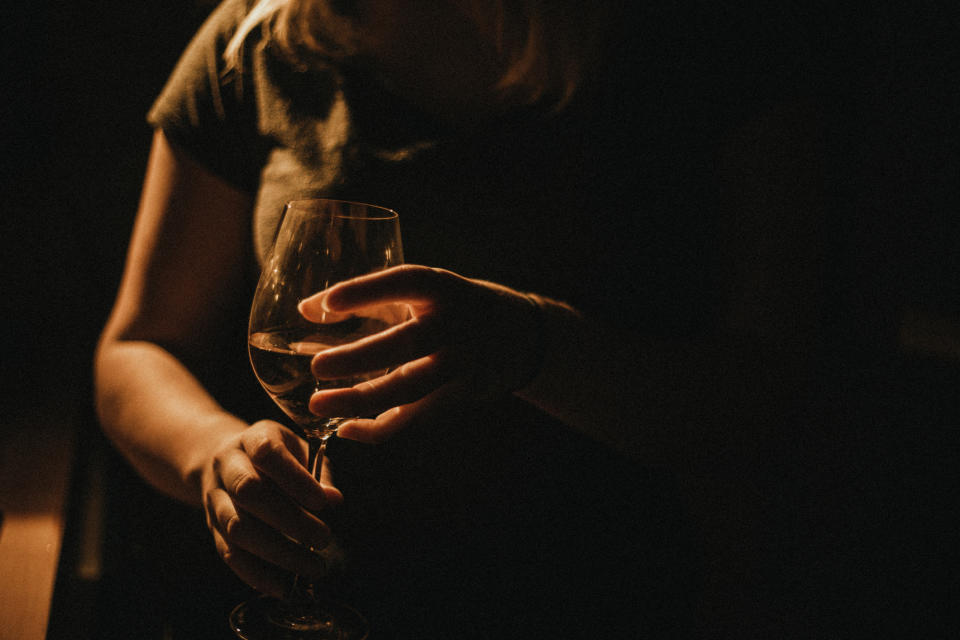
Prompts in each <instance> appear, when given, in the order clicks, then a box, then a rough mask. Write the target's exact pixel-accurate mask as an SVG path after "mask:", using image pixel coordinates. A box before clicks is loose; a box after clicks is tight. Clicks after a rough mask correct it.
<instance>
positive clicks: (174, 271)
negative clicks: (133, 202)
mask: <svg viewBox="0 0 960 640" xmlns="http://www.w3.org/2000/svg"><path fill="white" fill-rule="evenodd" d="M251 205H252V200H251V197H250V195H249V194H247V193H245V192H243V191H241V190H239V189H237V188H236V187H233V186H231V185H230V184H228V183H227V182H225V181H223V180H222V179H220V178H218V177H216V176H215V175H213V174H212V173H210V172H209V171H207V170H205V169H204V168H202V167H201V166H199V165H198V164H196V163H195V162H194V161H192V160H191V159H190V158H189V156H187V155H186V154H184V153H183V152H181V151H179V150H178V149H177V148H175V147H174V146H172V145H171V144H170V143H169V142H168V141H167V140H166V138H165V137H164V135H163V133H162V132H161V131H160V130H158V131H157V132H156V134H155V135H154V139H153V145H152V149H151V152H150V160H149V163H148V167H147V173H146V178H145V181H144V187H143V194H142V197H141V201H140V207H139V211H138V214H137V219H136V223H135V224H134V229H133V234H132V238H131V241H130V246H129V250H128V254H127V261H126V266H125V269H124V275H123V279H122V282H121V285H120V290H119V292H118V294H117V299H116V302H115V305H114V308H113V312H112V314H111V317H110V321H109V322H108V324H107V328H106V329H105V332H104V336H103V340H104V341H110V340H146V341H151V342H156V343H158V344H162V345H168V346H169V345H177V346H180V347H184V348H191V347H196V346H199V345H200V344H201V341H203V340H204V337H205V336H206V335H207V334H209V332H210V330H211V329H212V328H214V327H216V324H217V322H218V315H217V314H218V310H220V309H223V308H225V305H227V303H228V302H229V300H230V298H231V297H233V296H235V295H237V294H238V293H239V292H240V291H242V286H243V271H244V264H245V260H246V259H247V256H248V249H247V246H248V245H249V238H248V237H247V236H248V234H249V224H250V223H249V217H250V216H249V211H250V208H251Z"/></svg>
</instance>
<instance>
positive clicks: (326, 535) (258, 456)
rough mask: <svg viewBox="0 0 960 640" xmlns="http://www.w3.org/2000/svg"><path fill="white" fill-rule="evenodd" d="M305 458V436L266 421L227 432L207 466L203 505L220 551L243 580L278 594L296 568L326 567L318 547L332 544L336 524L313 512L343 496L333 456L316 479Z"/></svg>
mask: <svg viewBox="0 0 960 640" xmlns="http://www.w3.org/2000/svg"><path fill="white" fill-rule="evenodd" d="M306 460H307V445H306V443H305V442H304V441H303V440H301V439H300V438H299V437H297V436H296V434H294V433H293V432H292V431H290V430H289V429H287V428H286V427H284V426H283V425H281V424H279V423H276V422H272V421H270V420H263V421H260V422H257V423H255V424H253V425H252V426H250V427H249V428H247V429H245V430H244V431H243V432H241V433H240V434H238V435H235V436H232V437H230V438H227V439H226V440H225V441H224V442H223V444H222V446H221V447H220V448H219V449H218V450H217V451H216V452H215V453H214V455H213V456H212V457H211V459H210V460H209V461H208V462H207V464H206V465H205V468H204V470H203V475H202V480H201V488H202V492H203V496H202V497H203V507H204V511H205V513H206V519H207V527H209V529H210V531H211V533H212V534H213V539H214V543H215V544H216V547H217V551H218V552H219V553H220V556H221V557H222V558H223V560H224V562H226V563H227V565H228V566H229V567H230V568H231V569H232V570H233V571H234V573H236V574H237V575H238V576H239V577H240V578H241V579H242V580H243V581H244V582H246V583H247V584H249V585H250V586H252V587H254V588H255V589H257V590H259V591H261V592H263V593H266V594H269V595H272V596H275V597H281V596H283V594H284V593H285V592H286V591H287V590H289V588H290V585H291V580H292V577H291V575H290V574H291V573H297V574H303V575H317V574H320V573H322V572H323V571H324V568H325V567H324V562H323V560H322V559H321V558H319V557H318V556H317V554H316V553H315V551H313V550H319V549H323V548H324V547H326V546H327V545H328V544H329V543H330V540H331V536H330V530H329V529H328V528H327V526H326V525H325V524H324V523H323V522H322V521H321V520H320V519H318V518H317V517H316V516H315V515H313V513H312V512H318V511H320V510H322V509H324V508H326V507H328V506H330V505H334V504H338V503H339V502H340V501H342V499H343V497H342V495H341V494H340V492H339V490H337V489H336V488H335V487H334V486H333V485H332V483H331V478H330V473H329V465H328V464H327V461H326V460H324V464H323V470H322V479H321V482H317V481H316V480H315V479H314V478H313V476H312V475H311V474H310V472H309V471H308V470H307V468H306Z"/></svg>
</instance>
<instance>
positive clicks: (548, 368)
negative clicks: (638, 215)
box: [518, 296, 804, 467]
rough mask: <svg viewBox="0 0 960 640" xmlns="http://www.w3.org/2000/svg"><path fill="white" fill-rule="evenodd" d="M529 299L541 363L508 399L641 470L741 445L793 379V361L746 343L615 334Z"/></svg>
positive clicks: (556, 305)
mask: <svg viewBox="0 0 960 640" xmlns="http://www.w3.org/2000/svg"><path fill="white" fill-rule="evenodd" d="M536 298H537V299H538V300H539V301H540V303H541V309H542V310H543V314H544V315H543V325H542V330H543V332H544V336H545V340H544V358H543V362H542V366H541V369H540V372H539V374H538V375H537V376H536V377H535V378H534V379H533V381H532V382H531V383H530V384H529V385H528V386H527V387H526V388H524V389H523V390H521V391H519V392H518V395H519V396H520V397H521V398H523V399H524V400H526V401H528V402H530V403H531V404H534V405H536V406H538V407H539V408H541V409H542V410H544V411H546V412H547V413H549V414H551V415H553V416H554V417H556V418H558V419H559V420H561V421H562V422H564V423H566V424H568V425H569V426H571V427H573V428H575V429H577V430H579V431H581V432H583V433H585V434H587V435H589V436H591V437H593V438H595V439H598V440H600V441H602V442H605V443H607V444H609V445H611V446H613V447H614V448H616V449H618V450H620V451H622V452H624V453H626V454H628V455H630V456H632V457H635V458H638V459H641V460H643V461H645V462H649V463H651V464H656V465H682V466H684V467H686V466H688V465H689V464H690V463H691V462H693V458H700V459H701V460H702V458H703V457H709V456H710V455H711V454H710V453H709V451H711V450H712V451H714V452H715V451H716V450H717V448H727V447H730V446H731V445H732V444H733V440H734V439H739V438H743V437H749V436H748V432H749V425H751V424H754V425H756V424H763V423H765V422H768V421H769V420H770V419H771V416H772V415H773V412H775V411H778V410H780V409H781V408H782V406H783V401H784V394H787V393H789V389H791V388H792V386H793V385H794V384H797V383H799V382H800V380H799V378H800V377H801V376H802V375H803V370H804V367H803V365H802V363H800V361H799V360H798V359H797V356H789V355H787V354H785V353H773V352H772V349H766V350H765V349H764V348H763V347H762V346H760V345H759V344H758V343H757V342H755V341H749V340H742V341H737V340H735V339H734V338H732V337H725V338H715V339H713V340H706V339H704V340H702V341H695V340H679V339H678V340H667V339H662V338H656V337H649V336H639V335H629V336H623V335H619V334H616V333H614V332H612V331H610V330H608V329H607V328H605V327H603V326H601V325H599V324H598V323H595V322H593V321H592V320H590V319H588V318H587V317H585V316H584V315H583V314H582V313H580V312H579V311H577V310H575V309H573V308H572V307H570V306H569V305H566V304H564V303H560V302H556V301H553V300H549V299H546V298H542V297H539V296H537V297H536ZM731 424H736V425H738V429H737V430H731V429H730V425H731ZM721 425H723V426H722V428H718V427H720V426H721Z"/></svg>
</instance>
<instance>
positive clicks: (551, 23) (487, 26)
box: [224, 0, 607, 105]
mask: <svg viewBox="0 0 960 640" xmlns="http://www.w3.org/2000/svg"><path fill="white" fill-rule="evenodd" d="M449 2H450V3H451V5H452V6H453V7H454V8H456V9H458V10H460V11H461V12H462V13H463V14H464V15H465V16H466V17H467V18H468V19H469V20H471V21H472V23H473V24H474V26H475V27H476V28H477V29H478V32H479V33H480V35H481V36H482V37H483V38H485V39H486V40H487V42H489V43H490V44H491V45H492V46H493V47H494V48H495V50H496V52H497V54H498V56H499V57H500V59H501V60H502V61H503V66H504V69H505V71H504V73H503V74H502V76H501V78H500V80H499V82H498V83H497V86H496V88H497V90H498V91H500V92H501V94H502V95H503V96H504V97H505V98H512V99H513V100H516V101H519V102H522V103H527V104H532V103H535V102H538V101H541V100H543V99H546V100H550V101H553V102H554V103H555V104H557V105H562V104H564V103H566V102H567V101H568V100H569V99H570V98H571V97H572V96H573V94H574V93H575V92H576V90H577V88H578V87H579V86H580V84H581V82H582V80H583V77H584V74H585V73H586V71H587V68H588V67H589V66H590V64H592V63H593V62H594V61H595V59H596V57H597V55H598V50H599V47H600V44H601V38H602V34H603V30H604V27H605V25H606V19H607V14H606V12H605V10H604V6H605V4H604V3H603V2H596V1H593V2H578V1H576V0H567V1H556V0H554V1H552V2H551V1H550V0H449ZM341 4H342V3H341ZM258 27H259V28H261V29H263V31H264V37H265V39H266V40H268V41H270V42H272V43H275V44H276V45H277V46H278V47H279V48H280V50H281V51H282V52H284V53H285V54H287V56H288V57H289V58H290V59H291V60H292V61H294V62H296V63H298V64H303V65H309V63H310V61H311V59H314V58H318V57H319V58H327V59H329V58H343V57H347V56H350V55H354V54H357V53H361V45H360V38H359V36H358V33H359V29H360V28H362V25H360V24H358V22H357V20H356V19H354V18H352V17H350V16H348V15H345V13H344V12H342V11H338V10H337V9H336V8H335V7H334V6H332V3H331V1H330V0H259V2H257V3H256V5H254V7H253V8H252V9H251V10H250V12H249V13H248V14H247V16H246V17H245V18H244V20H243V21H242V22H241V23H240V25H239V27H238V29H237V32H236V33H235V34H234V36H233V37H232V38H231V40H230V42H229V43H228V45H227V48H226V51H225V54H224V55H225V57H226V60H227V63H228V67H232V68H239V67H240V65H241V58H242V47H243V42H244V40H245V39H246V38H247V36H248V35H249V34H250V33H251V32H252V31H253V30H254V29H256V28H258Z"/></svg>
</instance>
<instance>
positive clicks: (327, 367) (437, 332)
mask: <svg viewBox="0 0 960 640" xmlns="http://www.w3.org/2000/svg"><path fill="white" fill-rule="evenodd" d="M444 334H445V331H444V330H443V327H442V326H441V325H440V323H438V322H436V321H435V316H434V315H433V314H427V315H424V316H420V317H417V318H411V319H410V320H407V321H406V322H404V323H402V324H398V325H396V326H394V327H391V328H389V329H387V330H385V331H381V332H380V333H377V334H374V335H372V336H367V337H366V338H362V339H360V340H357V341H355V342H351V343H349V344H345V345H342V346H339V347H333V348H330V349H326V350H324V351H321V352H320V353H318V354H317V355H316V356H314V358H313V361H312V362H311V369H312V372H313V375H314V376H315V377H316V378H318V379H319V380H337V379H344V378H349V377H351V376H355V375H359V374H363V373H368V372H370V371H379V370H382V369H388V368H390V367H393V366H396V365H398V364H400V363H402V362H410V361H412V360H416V359H418V358H421V357H423V356H426V355H428V354H430V353H433V352H434V351H436V350H437V349H439V348H440V346H441V345H442V344H443V343H444V341H445V337H444Z"/></svg>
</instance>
